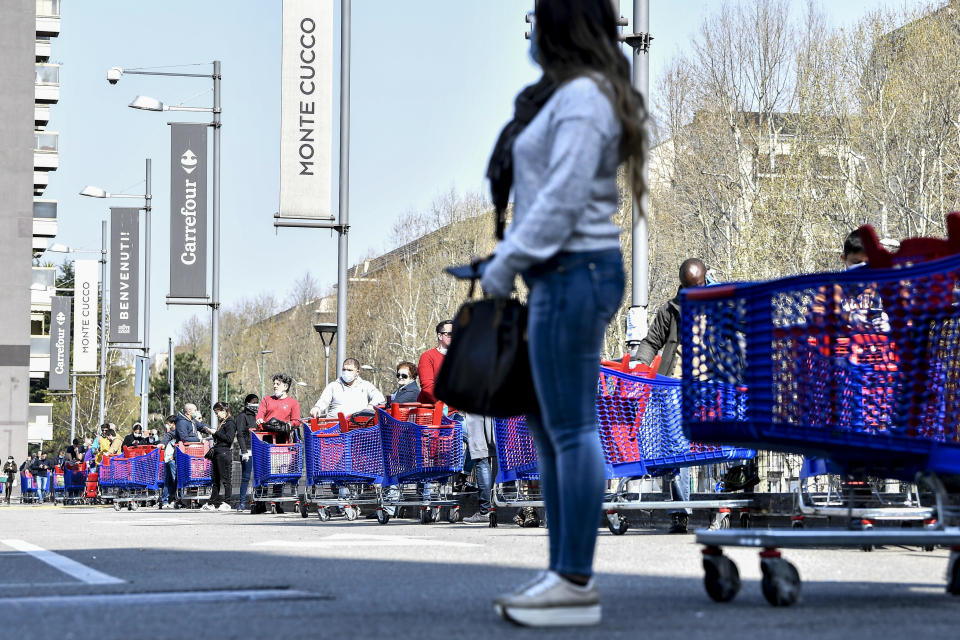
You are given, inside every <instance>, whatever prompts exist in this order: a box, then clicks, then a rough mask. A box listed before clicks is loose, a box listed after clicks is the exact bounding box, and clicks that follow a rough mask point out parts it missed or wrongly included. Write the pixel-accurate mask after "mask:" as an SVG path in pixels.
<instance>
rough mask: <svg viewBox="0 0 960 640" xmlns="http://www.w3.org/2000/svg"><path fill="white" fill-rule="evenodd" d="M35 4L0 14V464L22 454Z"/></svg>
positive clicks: (24, 1)
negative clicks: (10, 456)
mask: <svg viewBox="0 0 960 640" xmlns="http://www.w3.org/2000/svg"><path fill="white" fill-rule="evenodd" d="M35 40H36V1H35V0H3V9H2V10H0V88H2V89H0V269H2V273H3V277H2V278H0V460H5V459H6V457H7V455H10V454H12V455H13V456H15V457H16V459H17V462H20V461H22V460H23V458H24V456H25V455H26V452H27V403H28V399H29V392H30V276H31V274H30V268H31V244H32V237H33V104H34V95H33V94H34V87H33V74H34V42H35Z"/></svg>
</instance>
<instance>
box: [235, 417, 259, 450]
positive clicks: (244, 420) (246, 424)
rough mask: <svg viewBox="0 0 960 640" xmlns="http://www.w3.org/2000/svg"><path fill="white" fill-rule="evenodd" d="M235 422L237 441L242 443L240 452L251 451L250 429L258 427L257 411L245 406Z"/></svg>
mask: <svg viewBox="0 0 960 640" xmlns="http://www.w3.org/2000/svg"><path fill="white" fill-rule="evenodd" d="M234 423H235V424H236V425H237V443H239V445H240V453H246V452H247V451H250V430H251V429H256V428H257V411H256V410H255V409H248V408H246V407H244V408H243V411H241V412H240V413H239V414H238V415H237V417H236V418H234Z"/></svg>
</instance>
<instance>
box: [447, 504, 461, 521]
mask: <svg viewBox="0 0 960 640" xmlns="http://www.w3.org/2000/svg"><path fill="white" fill-rule="evenodd" d="M461 520H463V514H462V513H461V512H460V507H450V510H449V511H447V522H449V523H450V524H456V523H458V522H460V521H461Z"/></svg>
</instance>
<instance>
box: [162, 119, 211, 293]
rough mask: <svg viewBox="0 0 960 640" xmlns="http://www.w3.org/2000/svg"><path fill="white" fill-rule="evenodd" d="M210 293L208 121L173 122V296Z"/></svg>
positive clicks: (171, 145) (171, 271)
mask: <svg viewBox="0 0 960 640" xmlns="http://www.w3.org/2000/svg"><path fill="white" fill-rule="evenodd" d="M206 296H207V125H205V124H196V123H183V122H174V123H172V124H171V125H170V297H171V298H205V297H206Z"/></svg>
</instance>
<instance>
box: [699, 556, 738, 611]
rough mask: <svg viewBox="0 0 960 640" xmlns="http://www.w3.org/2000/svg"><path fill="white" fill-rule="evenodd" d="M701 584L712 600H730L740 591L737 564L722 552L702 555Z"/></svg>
mask: <svg viewBox="0 0 960 640" xmlns="http://www.w3.org/2000/svg"><path fill="white" fill-rule="evenodd" d="M703 586H704V588H705V589H706V590H707V595H708V596H710V598H711V599H712V600H713V601H714V602H730V601H731V600H733V599H734V598H735V597H737V593H738V592H739V591H740V572H739V571H738V570H737V565H735V564H734V563H733V560H731V559H730V558H728V557H727V556H725V555H723V554H722V553H720V554H718V555H704V556H703Z"/></svg>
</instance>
